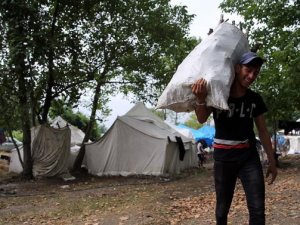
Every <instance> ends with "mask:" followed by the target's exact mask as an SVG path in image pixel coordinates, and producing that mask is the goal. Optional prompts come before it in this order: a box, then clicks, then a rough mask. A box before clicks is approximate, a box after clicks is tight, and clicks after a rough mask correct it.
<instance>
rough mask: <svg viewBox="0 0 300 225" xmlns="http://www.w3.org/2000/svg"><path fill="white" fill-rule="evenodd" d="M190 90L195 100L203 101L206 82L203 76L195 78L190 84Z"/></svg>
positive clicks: (205, 92)
mask: <svg viewBox="0 0 300 225" xmlns="http://www.w3.org/2000/svg"><path fill="white" fill-rule="evenodd" d="M192 92H193V94H194V95H195V96H196V98H197V101H198V102H200V103H202V102H205V99H206V97H207V82H206V80H204V79H203V78H201V79H199V80H197V81H196V82H195V83H194V84H193V85H192Z"/></svg>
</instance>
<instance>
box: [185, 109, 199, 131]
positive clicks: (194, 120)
mask: <svg viewBox="0 0 300 225" xmlns="http://www.w3.org/2000/svg"><path fill="white" fill-rule="evenodd" d="M184 125H186V126H188V127H191V128H194V129H196V130H198V129H199V128H200V127H202V124H200V123H199V122H198V120H197V116H196V114H195V113H194V112H193V113H190V117H189V118H188V119H187V120H186V121H185V122H184Z"/></svg>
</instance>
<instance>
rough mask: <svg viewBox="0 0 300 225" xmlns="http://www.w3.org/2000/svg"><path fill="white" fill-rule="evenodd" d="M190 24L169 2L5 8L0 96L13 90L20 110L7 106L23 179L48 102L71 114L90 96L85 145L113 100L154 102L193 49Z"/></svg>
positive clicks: (95, 0)
mask: <svg viewBox="0 0 300 225" xmlns="http://www.w3.org/2000/svg"><path fill="white" fill-rule="evenodd" d="M192 18H193V15H188V14H187V10H186V8H185V7H182V6H175V7H171V6H170V4H169V0H155V1H153V0H143V1H134V0H130V1H122V0H121V1H114V0H105V1H99V0H89V1H70V0H55V1H44V0H42V1H37V0H26V1H21V0H15V1H12V0H6V1H4V2H3V3H2V7H1V8H0V22H1V35H0V36H1V37H0V40H1V42H0V43H1V47H2V48H1V50H0V56H1V60H0V65H1V68H0V69H1V71H0V72H1V74H2V75H3V76H2V77H3V78H2V79H1V80H0V81H1V85H3V86H4V87H5V88H1V89H0V92H1V93H2V92H3V93H7V92H8V91H9V90H12V91H10V95H11V96H14V98H15V99H16V101H17V104H16V105H15V106H16V107H17V108H18V109H19V110H17V111H14V110H13V105H12V104H9V105H8V106H10V107H11V108H10V109H9V111H10V112H14V113H15V115H16V116H17V117H18V121H20V123H21V124H22V125H21V126H22V130H23V143H24V156H26V157H24V158H25V159H26V160H25V165H26V169H24V172H25V173H27V174H29V173H30V171H31V167H32V162H31V158H30V155H31V150H30V143H31V139H30V138H31V136H30V127H31V126H34V125H35V124H36V123H37V122H38V123H46V122H47V119H48V115H49V110H50V109H51V105H52V103H53V100H55V99H64V100H65V101H67V102H68V103H69V104H70V105H71V106H72V107H73V106H75V105H76V104H78V99H79V98H80V96H81V95H82V94H83V93H85V92H86V90H90V91H91V92H92V93H93V100H92V106H91V110H90V111H91V115H90V118H89V123H88V125H87V129H86V137H85V139H84V141H87V140H88V139H89V138H90V135H91V132H92V128H93V126H94V124H95V121H96V116H97V112H99V111H100V112H101V110H102V109H105V104H106V102H107V100H108V98H109V96H110V95H111V94H116V93H117V92H120V91H121V92H124V93H125V94H127V93H129V92H133V93H134V94H136V95H137V96H138V97H137V98H138V99H144V100H147V101H155V99H156V98H157V96H158V95H159V93H160V91H161V89H162V88H163V87H164V86H165V85H166V83H167V82H168V81H169V79H170V77H171V76H172V74H173V71H175V68H176V67H177V65H178V64H179V62H180V61H181V59H182V58H181V57H182V56H185V55H186V54H187V52H189V50H190V49H191V48H192V47H194V44H195V40H193V39H191V38H189V37H188V36H187V34H188V30H189V23H190V21H191V19H192ZM162 31H163V32H162ZM80 155H82V154H80Z"/></svg>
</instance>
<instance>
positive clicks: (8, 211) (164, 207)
mask: <svg viewBox="0 0 300 225" xmlns="http://www.w3.org/2000/svg"><path fill="white" fill-rule="evenodd" d="M299 170H300V155H294V156H287V157H284V158H281V159H280V168H279V174H278V178H277V180H276V182H275V183H274V184H273V185H266V189H267V190H266V219H267V222H266V224H268V225H296V224H297V225H298V224H300V222H299V221H300V176H299ZM212 173H213V170H212V163H208V164H206V168H205V169H197V168H194V169H191V170H189V171H185V172H184V173H181V174H180V175H176V176H173V177H144V176H143V177H126V178H125V177H106V178H97V177H91V176H88V175H86V176H82V175H81V176H79V177H77V179H76V180H74V181H63V180H60V179H57V178H55V179H54V178H52V179H39V180H32V181H24V180H22V179H20V177H11V176H12V175H11V174H5V173H3V172H2V173H1V174H0V175H1V178H0V215H1V216H0V224H9V225H11V224H29V225H37V224H39V225H40V224H59V225H60V224H61V225H68V224H69V225H71V224H72V225H76V224H78V225H79V224H80V225H150V224H151V225H165V224H166V225H167V224H171V225H173V224H174V225H175V224H182V225H193V224H201V225H202V224H203V225H209V224H215V220H214V206H215V196H214V184H213V177H212ZM236 189H237V190H236V193H235V196H234V201H233V204H232V207H231V211H230V214H229V224H238V225H240V224H248V223H247V220H248V214H247V209H246V205H245V204H246V203H245V197H244V194H243V191H242V188H241V185H240V183H238V185H237V187H236Z"/></svg>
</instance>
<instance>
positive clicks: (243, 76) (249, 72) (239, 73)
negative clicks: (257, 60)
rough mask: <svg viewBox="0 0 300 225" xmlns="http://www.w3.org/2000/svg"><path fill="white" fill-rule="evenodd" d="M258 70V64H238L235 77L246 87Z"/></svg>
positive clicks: (254, 77)
mask: <svg viewBox="0 0 300 225" xmlns="http://www.w3.org/2000/svg"><path fill="white" fill-rule="evenodd" d="M259 71H260V66H258V65H238V66H237V68H236V79H237V81H238V82H239V83H240V85H241V86H243V87H245V88H248V87H249V86H250V85H251V84H252V83H253V82H254V81H255V79H256V77H257V76H258V74H259Z"/></svg>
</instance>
